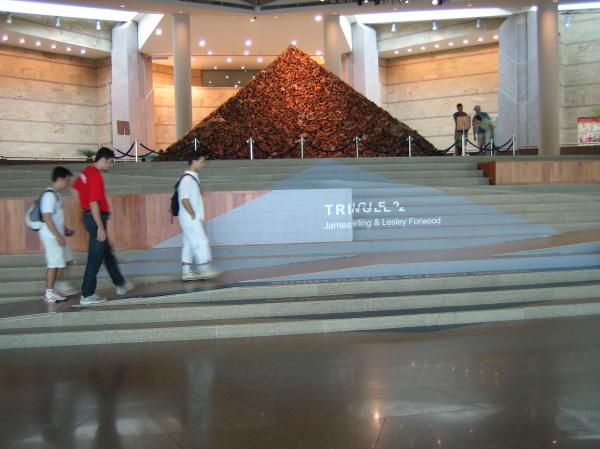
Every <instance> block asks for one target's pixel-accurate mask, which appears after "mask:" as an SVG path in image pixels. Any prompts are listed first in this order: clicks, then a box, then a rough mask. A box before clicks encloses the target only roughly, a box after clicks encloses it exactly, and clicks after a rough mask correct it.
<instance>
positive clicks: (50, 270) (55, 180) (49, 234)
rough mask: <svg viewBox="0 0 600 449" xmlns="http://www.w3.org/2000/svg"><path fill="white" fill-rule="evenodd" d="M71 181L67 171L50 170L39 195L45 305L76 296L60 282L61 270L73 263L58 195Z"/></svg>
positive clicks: (70, 175)
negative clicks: (49, 183)
mask: <svg viewBox="0 0 600 449" xmlns="http://www.w3.org/2000/svg"><path fill="white" fill-rule="evenodd" d="M72 178H73V174H72V173H71V172H70V171H69V170H68V169H66V168H64V167H55V168H54V170H52V186H51V187H49V188H48V189H46V190H45V191H44V192H43V193H42V195H41V196H40V205H39V207H40V209H39V210H40V214H41V216H42V220H43V222H42V226H41V228H40V230H39V232H40V240H41V242H42V245H43V247H44V254H45V257H46V293H45V294H44V302H45V303H47V304H51V303H55V302H61V301H65V300H66V299H67V297H68V296H71V295H74V294H76V293H78V290H76V289H75V288H73V287H72V286H71V285H70V284H69V283H68V282H65V281H64V280H62V279H63V276H64V270H65V268H66V267H67V265H70V264H72V263H73V254H72V253H71V250H70V249H69V246H68V245H67V239H66V237H67V236H69V235H72V233H73V231H72V230H70V229H68V228H66V227H65V212H64V209H63V201H62V197H61V195H60V192H62V191H64V190H66V189H67V188H69V186H70V185H71V179H72ZM57 280H58V281H57Z"/></svg>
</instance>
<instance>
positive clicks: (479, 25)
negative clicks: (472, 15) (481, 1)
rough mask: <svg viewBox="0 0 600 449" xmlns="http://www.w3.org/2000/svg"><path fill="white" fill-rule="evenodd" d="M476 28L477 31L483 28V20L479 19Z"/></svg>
mask: <svg viewBox="0 0 600 449" xmlns="http://www.w3.org/2000/svg"><path fill="white" fill-rule="evenodd" d="M475 28H477V29H480V28H481V19H477V23H476V24H475Z"/></svg>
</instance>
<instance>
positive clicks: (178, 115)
mask: <svg viewBox="0 0 600 449" xmlns="http://www.w3.org/2000/svg"><path fill="white" fill-rule="evenodd" d="M191 57H192V55H191V51H190V16H188V15H187V14H174V15H173V73H174V78H175V137H176V138H177V139H181V138H182V137H183V136H184V135H185V134H186V133H187V132H188V131H189V130H190V129H191V128H192V66H191V64H192V63H191Z"/></svg>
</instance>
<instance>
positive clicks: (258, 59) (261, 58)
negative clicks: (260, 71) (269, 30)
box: [256, 56, 264, 62]
mask: <svg viewBox="0 0 600 449" xmlns="http://www.w3.org/2000/svg"><path fill="white" fill-rule="evenodd" d="M256 60H257V61H258V62H263V61H264V59H263V57H262V56H259V57H258V58H257V59H256Z"/></svg>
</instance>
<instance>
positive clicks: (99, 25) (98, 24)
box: [96, 20, 102, 31]
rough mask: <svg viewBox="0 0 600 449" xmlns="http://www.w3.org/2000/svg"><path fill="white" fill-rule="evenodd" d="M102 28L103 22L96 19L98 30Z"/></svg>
mask: <svg viewBox="0 0 600 449" xmlns="http://www.w3.org/2000/svg"><path fill="white" fill-rule="evenodd" d="M100 30H102V24H101V23H100V21H99V20H96V31H100Z"/></svg>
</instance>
